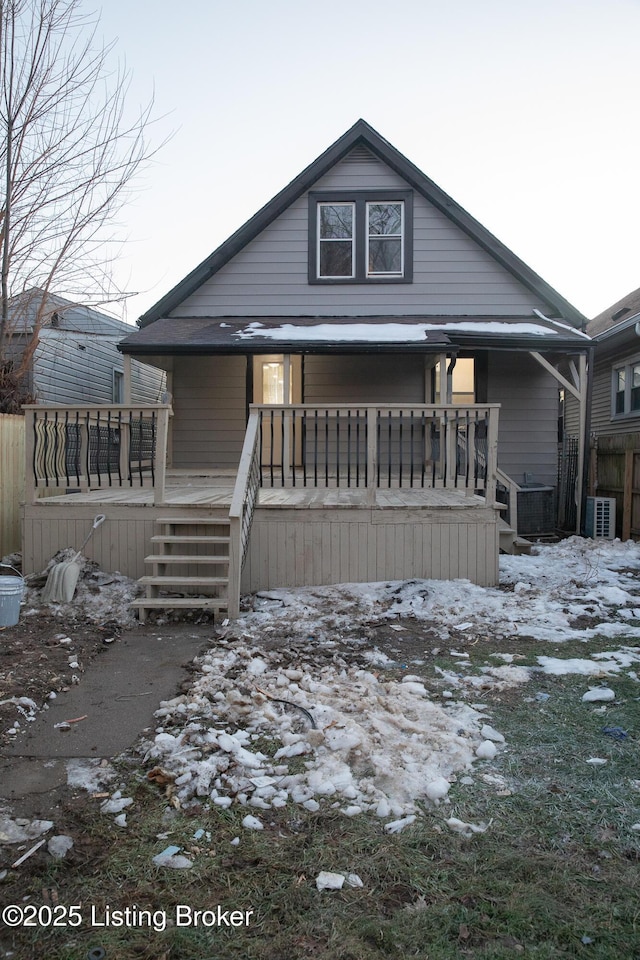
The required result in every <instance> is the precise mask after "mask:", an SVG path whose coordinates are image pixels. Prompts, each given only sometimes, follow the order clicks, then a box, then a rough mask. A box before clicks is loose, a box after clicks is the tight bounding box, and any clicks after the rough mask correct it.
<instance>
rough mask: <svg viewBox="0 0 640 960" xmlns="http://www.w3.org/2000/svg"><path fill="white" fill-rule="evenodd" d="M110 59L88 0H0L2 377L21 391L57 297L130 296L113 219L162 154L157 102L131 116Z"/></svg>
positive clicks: (123, 76) (124, 76) (124, 77)
mask: <svg viewBox="0 0 640 960" xmlns="http://www.w3.org/2000/svg"><path fill="white" fill-rule="evenodd" d="M112 57H113V44H110V45H104V44H101V43H99V42H98V38H97V21H96V20H95V19H93V18H91V17H87V16H86V15H85V14H84V13H83V11H82V3H81V0H0V178H1V179H2V188H1V190H2V192H0V274H1V276H0V374H4V377H5V380H6V378H7V376H8V375H9V374H8V371H9V370H10V371H11V373H10V379H11V380H12V382H13V383H14V387H16V388H17V389H18V392H19V390H20V384H21V382H22V381H23V380H24V378H25V375H26V373H27V371H28V369H29V365H30V361H31V359H32V356H33V353H34V352H35V349H36V346H37V343H38V334H39V331H40V330H41V329H42V326H43V325H44V324H45V323H46V322H47V321H48V319H49V318H48V311H49V310H50V307H49V306H48V303H47V300H48V297H47V295H48V294H49V293H50V292H51V293H56V294H59V295H61V296H64V297H66V298H67V299H70V300H72V301H74V302H76V303H84V304H89V303H93V304H97V303H106V302H109V301H113V300H115V299H118V297H119V296H122V293H123V292H122V291H118V290H116V289H114V287H113V282H112V278H111V275H110V267H111V263H112V261H113V255H114V250H115V249H116V246H114V245H119V243H120V242H121V239H120V238H118V236H117V233H116V227H115V226H114V223H115V220H114V218H115V217H116V216H117V214H118V211H119V210H120V209H121V207H122V205H123V204H124V203H125V201H126V200H127V198H128V197H129V196H130V193H131V187H132V181H133V178H134V176H135V175H136V174H137V173H138V172H139V171H140V168H141V167H142V166H143V165H144V164H145V162H146V161H148V160H149V159H150V156H151V155H152V152H153V151H151V149H150V148H149V146H148V142H147V136H146V134H147V132H148V128H149V123H150V119H151V108H152V102H149V104H147V105H146V106H145V107H143V108H140V109H139V110H137V111H136V112H135V114H134V115H133V117H131V116H130V115H129V113H128V112H127V94H128V91H129V82H130V75H129V73H128V72H127V70H126V69H125V68H124V67H122V66H121V65H119V64H117V63H116V64H115V65H114V64H113V63H112ZM28 330H30V331H32V332H31V333H29V335H28V337H27V343H26V346H24V349H22V350H21V351H20V353H19V359H18V360H11V349H10V348H11V341H12V339H13V340H14V341H15V338H16V336H20V335H21V334H23V333H27V331H28ZM0 390H1V386H0ZM0 403H1V397H0Z"/></svg>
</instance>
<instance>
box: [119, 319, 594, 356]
mask: <svg viewBox="0 0 640 960" xmlns="http://www.w3.org/2000/svg"><path fill="white" fill-rule="evenodd" d="M588 342H589V338H588V337H587V335H586V334H584V333H581V332H580V331H578V330H575V329H573V328H572V327H569V326H567V325H566V324H564V323H560V322H558V321H553V320H543V319H542V318H541V317H540V318H536V317H532V319H531V321H524V320H522V319H513V320H512V319H503V320H496V319H495V318H494V317H473V318H471V317H469V318H467V319H465V318H462V319H453V318H452V317H449V316H446V317H433V316H429V317H413V316H412V317H410V318H409V317H388V316H385V317H366V318H365V317H332V318H331V319H330V320H327V318H319V317H299V318H291V317H276V318H274V317H252V318H251V319H248V318H241V319H239V318H238V317H225V318H218V319H215V320H214V319H212V318H211V317H181V318H180V320H179V321H176V320H174V319H172V318H170V317H164V318H162V319H160V320H157V321H155V322H154V323H152V324H150V325H149V326H147V327H145V328H144V329H143V330H140V331H139V332H138V333H135V334H133V335H132V336H131V337H128V338H127V339H126V340H123V341H122V343H121V344H120V349H121V350H122V351H123V353H135V354H136V355H138V354H139V355H143V354H147V355H152V354H156V355H161V354H180V353H182V354H192V353H194V352H198V353H245V354H246V353H271V352H273V350H274V347H276V346H277V352H278V353H281V352H285V353H288V352H296V351H300V350H301V349H302V350H303V351H304V352H305V353H333V352H340V353H348V352H350V351H353V352H357V353H363V352H364V353H369V352H379V351H384V352H385V353H390V352H411V353H413V352H417V353H438V352H442V350H443V349H444V350H446V351H447V352H448V353H451V352H452V350H453V351H454V352H455V350H456V346H455V345H459V346H461V347H462V346H466V347H485V348H486V347H509V346H510V347H516V348H525V349H529V350H531V349H533V350H539V349H542V348H544V350H545V351H548V350H552V351H553V350H567V349H569V350H570V349H572V348H574V349H575V348H576V347H578V348H584V346H585V344H586V343H588Z"/></svg>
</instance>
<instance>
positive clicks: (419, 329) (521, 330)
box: [234, 320, 586, 343]
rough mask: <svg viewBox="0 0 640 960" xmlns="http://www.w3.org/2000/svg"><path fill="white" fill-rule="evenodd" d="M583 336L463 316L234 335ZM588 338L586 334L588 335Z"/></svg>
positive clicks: (393, 338)
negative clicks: (560, 334)
mask: <svg viewBox="0 0 640 960" xmlns="http://www.w3.org/2000/svg"><path fill="white" fill-rule="evenodd" d="M556 326H557V327H559V328H562V329H563V331H570V332H571V333H572V334H573V335H576V336H583V335H582V334H580V332H579V331H578V330H575V329H574V328H573V327H567V326H565V325H564V324H555V323H553V321H551V322H550V325H549V326H545V325H544V324H541V323H533V322H531V321H523V320H460V321H453V320H451V321H448V320H442V321H433V322H431V323H425V322H407V323H394V322H389V323H373V322H372V323H357V322H351V323H342V322H335V323H282V324H280V326H277V327H276V326H265V324H264V323H262V322H261V321H259V320H254V321H253V322H252V323H249V324H247V326H246V327H244V328H243V329H242V330H238V331H237V332H236V333H235V334H234V336H235V337H237V338H238V339H239V340H250V339H252V338H254V337H260V338H263V337H265V338H268V339H270V340H284V341H286V342H287V343H291V342H293V341H298V340H300V341H304V342H316V341H322V342H329V343H332V342H340V343H342V342H351V343H372V342H375V343H414V342H416V341H418V342H419V341H423V340H424V339H425V337H427V336H428V335H429V334H430V333H443V332H444V333H453V334H455V333H475V334H482V333H486V334H496V333H497V334H501V335H505V334H506V335H507V336H509V335H514V336H530V337H531V336H534V337H541V338H542V337H557V336H558V334H559V330H557V329H555V327H556ZM585 339H586V338H585Z"/></svg>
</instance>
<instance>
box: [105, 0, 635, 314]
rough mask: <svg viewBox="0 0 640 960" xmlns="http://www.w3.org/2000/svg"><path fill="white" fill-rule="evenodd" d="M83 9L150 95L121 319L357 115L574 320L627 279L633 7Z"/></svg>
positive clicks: (238, 2) (134, 95)
mask: <svg viewBox="0 0 640 960" xmlns="http://www.w3.org/2000/svg"><path fill="white" fill-rule="evenodd" d="M176 11H177V15H176ZM100 16H101V21H100V22H101V30H102V32H103V34H104V36H105V38H106V39H109V40H111V39H117V44H116V49H117V52H118V55H119V56H120V57H121V58H123V59H124V60H126V63H127V66H128V67H129V68H130V70H131V71H132V81H131V88H130V92H129V96H130V100H129V102H130V104H131V106H132V108H133V107H135V106H137V105H138V104H140V103H144V102H147V101H148V99H149V97H150V95H153V96H154V99H155V114H156V117H157V118H158V119H157V122H156V124H155V125H154V127H153V128H152V129H151V131H150V136H151V140H152V142H153V143H155V144H160V143H162V142H163V141H164V140H165V139H166V138H167V136H170V139H169V141H168V142H166V143H165V144H164V145H163V146H162V147H161V148H160V150H159V151H158V153H157V154H156V156H155V158H154V160H153V161H152V163H151V164H150V166H149V167H148V168H147V169H146V171H145V172H144V173H143V174H142V175H141V177H140V179H139V180H138V183H137V186H138V193H137V195H136V196H135V197H134V198H133V199H132V200H131V201H130V202H129V203H127V206H126V208H124V209H123V211H122V212H121V215H120V225H119V227H120V230H121V234H122V236H123V237H126V238H127V242H126V244H125V245H124V246H123V249H122V252H121V255H120V257H119V259H118V262H117V266H116V278H117V280H118V282H119V284H120V285H121V286H122V287H124V288H125V289H127V290H128V291H132V292H136V295H135V296H131V297H130V298H129V299H128V300H127V301H126V304H125V306H124V308H123V309H124V319H126V320H127V321H129V322H131V323H134V322H135V321H136V319H137V318H138V316H140V314H141V313H143V312H144V311H145V310H147V309H148V308H149V307H151V306H152V305H153V304H154V303H155V302H156V301H157V300H158V299H159V298H160V297H161V296H163V295H164V294H165V293H167V292H168V291H169V290H170V289H171V288H172V287H173V286H174V285H175V284H176V283H178V282H179V281H180V280H181V279H182V278H183V277H184V276H185V275H186V274H187V273H188V272H190V271H191V270H192V269H193V268H194V267H195V266H197V264H198V263H200V262H201V261H202V260H203V259H205V258H206V257H207V256H208V255H209V254H210V253H211V252H212V251H213V250H214V249H215V248H216V247H217V246H218V245H219V244H220V243H222V242H223V241H224V240H225V239H226V238H227V237H228V236H229V235H230V234H231V233H233V232H234V231H235V230H236V229H237V228H238V227H240V226H241V225H242V224H243V223H244V222H245V221H246V220H248V219H249V218H250V217H251V216H252V215H253V214H254V213H255V212H256V211H257V210H258V209H259V208H260V207H262V206H263V205H264V204H265V203H266V202H268V201H269V200H270V199H271V198H272V197H273V196H274V195H275V194H276V193H277V192H278V191H279V190H281V189H282V188H283V187H284V186H286V185H287V183H289V182H290V181H291V180H292V179H293V178H294V177H295V176H296V175H297V174H298V173H299V172H300V171H301V170H302V169H304V167H306V166H307V165H308V164H309V163H310V162H311V161H313V160H314V159H315V158H316V157H317V156H318V155H319V154H320V153H322V152H323V151H324V150H325V149H326V148H327V147H328V146H329V145H330V144H331V143H333V142H334V141H335V140H336V139H337V138H338V137H340V136H341V135H342V134H343V133H344V132H345V131H346V130H347V129H348V128H349V127H351V125H352V124H353V123H354V122H355V121H356V120H357V119H358V118H360V117H362V118H363V119H365V120H366V121H367V122H368V123H370V124H371V125H372V126H373V127H374V128H375V129H376V130H377V131H378V132H379V133H380V134H381V135H382V136H383V137H385V138H386V139H387V140H389V141H390V142H391V143H392V144H393V145H394V146H395V147H396V148H397V149H398V150H400V151H401V153H403V154H404V155H405V156H406V157H407V158H408V159H409V160H411V161H412V162H413V163H415V164H416V165H417V166H418V167H419V168H420V169H421V170H423V172H424V173H426V174H427V176H429V177H430V178H431V179H432V180H434V181H435V182H436V183H437V184H438V185H439V186H440V187H441V188H442V189H443V190H445V191H446V192H447V193H448V194H450V195H451V196H452V197H453V198H454V199H455V200H456V201H457V202H458V203H459V204H460V205H461V206H462V207H464V208H465V209H466V210H467V211H468V212H469V213H470V214H472V216H474V217H475V218H476V219H477V220H479V221H480V222H481V223H482V224H483V225H484V226H485V227H486V228H487V229H488V230H490V231H491V232H492V233H493V234H494V235H495V236H496V237H498V239H499V240H501V241H502V242H503V243H504V244H506V246H507V247H509V248H510V249H511V250H512V251H513V252H514V253H515V254H517V255H518V256H519V257H520V258H521V259H523V260H524V261H525V262H526V263H527V264H528V265H529V266H530V267H531V268H532V269H534V270H535V271H537V272H538V273H539V274H540V275H541V276H542V277H543V278H544V279H545V280H546V281H547V282H548V283H550V284H551V285H552V286H553V287H554V288H555V289H556V290H557V291H558V292H559V293H561V294H562V295H563V296H564V297H566V298H567V299H568V300H569V301H570V302H571V303H573V304H574V306H576V307H577V308H578V309H579V310H581V311H582V312H583V313H584V314H585V315H586V316H587V317H593V316H595V315H596V314H598V313H600V312H601V311H602V310H604V309H605V308H606V307H608V306H610V305H611V304H612V303H614V302H615V301H617V300H619V299H620V298H621V297H623V296H624V295H625V294H627V293H629V292H630V291H632V290H634V289H636V288H637V287H638V286H640V269H639V267H638V237H639V235H640V231H639V230H638V225H639V224H640V177H639V176H638V172H639V169H640V161H639V157H640V124H639V123H638V104H639V102H640V98H639V93H640V57H639V56H638V53H637V51H638V44H639V42H640V0H536V3H527V4H525V3H523V2H521V0H520V2H518V0H485V2H483V3H479V2H477V0H449V2H447V3H444V2H442V0H396V2H395V3H393V4H389V3H388V2H383V0H324V2H323V3H308V2H304V0H270V2H269V3H266V2H260V0H235V2H233V3H230V2H224V3H223V2H221V0H184V3H183V4H182V5H178V6H177V5H176V4H175V2H168V0H155V2H154V4H153V5H152V6H151V5H149V4H148V3H146V2H145V3H143V2H142V0H110V2H109V4H108V5H106V6H105V7H104V8H103V9H102V11H101V15H100ZM118 312H119V311H118Z"/></svg>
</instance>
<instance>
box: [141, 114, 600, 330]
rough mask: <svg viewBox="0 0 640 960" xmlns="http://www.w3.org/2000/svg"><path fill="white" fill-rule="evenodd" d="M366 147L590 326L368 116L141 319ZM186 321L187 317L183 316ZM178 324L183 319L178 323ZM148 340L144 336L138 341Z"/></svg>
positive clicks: (147, 319) (193, 284) (573, 318)
mask: <svg viewBox="0 0 640 960" xmlns="http://www.w3.org/2000/svg"><path fill="white" fill-rule="evenodd" d="M360 146H364V147H366V148H367V149H368V150H370V151H371V152H372V153H373V154H375V156H377V157H378V158H379V159H380V160H382V161H383V162H384V163H385V164H387V166H388V167H389V168H391V169H392V170H393V171H395V172H396V173H397V174H398V175H399V176H400V177H402V178H403V179H404V180H405V181H406V182H407V183H408V184H409V185H410V186H411V187H413V189H414V190H416V191H417V192H418V193H420V194H422V196H423V197H425V199H426V200H427V201H428V202H429V203H431V204H433V205H434V206H435V207H436V208H437V209H438V210H439V211H441V213H443V214H444V215H445V216H446V217H448V219H449V220H451V221H452V222H453V223H454V224H456V225H457V226H458V227H459V228H460V229H461V230H463V231H464V232H465V233H466V234H467V235H468V236H469V237H470V238H471V239H472V240H474V241H475V243H476V244H478V245H479V246H480V247H481V248H482V249H483V250H485V251H486V252H487V253H488V254H490V256H491V257H493V258H494V260H495V261H497V262H498V263H499V264H501V266H502V267H504V268H505V269H506V270H507V271H508V272H509V273H510V274H511V275H512V276H513V277H515V278H516V279H517V280H518V281H519V282H520V283H521V284H523V285H524V286H525V287H526V288H527V289H529V290H530V291H532V292H533V293H534V294H535V295H536V296H537V297H538V298H539V299H540V300H541V301H542V302H543V303H544V304H547V305H548V306H549V309H550V312H551V313H553V315H554V317H555V318H559V319H562V320H564V322H565V323H567V324H569V325H570V326H572V327H576V328H581V329H584V326H585V324H586V318H585V317H584V316H583V315H582V314H581V313H580V312H579V311H578V310H576V308H575V307H573V306H572V305H571V304H570V303H569V302H568V301H567V300H565V299H564V297H562V296H561V295H560V294H559V293H558V292H557V291H556V290H554V289H553V288H552V287H551V286H549V284H548V283H546V282H545V281H544V280H542V278H541V277H540V276H538V274H537V273H535V272H534V271H533V270H532V269H531V268H530V267H528V266H527V264H525V263H524V262H523V261H522V260H520V258H519V257H517V256H516V255H515V254H514V253H512V252H511V251H510V250H509V249H508V248H507V247H505V246H504V244H502V243H501V242H500V241H499V240H498V239H497V238H496V237H494V236H493V234H491V233H490V232H489V231H488V230H487V229H486V228H485V227H483V226H482V224H481V223H479V222H478V221H477V220H475V219H474V218H473V217H472V216H471V215H470V214H469V213H467V211H466V210H464V209H463V208H462V207H461V206H460V205H459V204H457V203H456V202H455V200H453V199H452V198H451V197H449V196H448V195H447V194H446V193H445V192H444V191H443V190H441V188H440V187H438V186H437V184H435V183H434V182H433V180H430V179H429V178H428V177H427V176H425V174H424V173H422V171H421V170H419V169H418V168H417V167H416V166H415V165H414V164H413V163H411V161H410V160H408V159H407V158H406V157H404V156H403V155H402V154H401V153H400V152H399V151H398V150H396V148H395V147H393V146H392V145H391V144H390V143H389V142H388V141H387V140H385V139H384V138H383V137H381V136H380V134H379V133H377V132H376V131H375V130H374V129H373V127H371V126H369V124H368V123H366V122H365V121H364V120H358V121H357V122H356V123H355V124H354V125H353V127H351V129H350V130H348V131H347V132H346V133H345V134H344V135H343V136H342V137H340V138H339V139H338V140H336V142H335V143H334V144H332V145H331V146H330V147H329V148H328V149H327V150H325V152H324V153H323V154H321V156H319V157H318V158H317V159H316V160H314V161H313V163H311V164H310V165H309V166H308V167H307V168H306V169H305V170H303V171H302V173H300V174H299V175H298V176H297V177H296V178H295V179H294V180H292V181H291V183H290V184H289V185H288V186H287V187H285V188H284V190H281V191H280V193H278V194H277V195H276V196H275V197H274V198H273V199H272V200H270V201H269V203H267V204H266V206H264V207H263V208H262V209H261V210H259V211H258V213H256V214H255V215H254V216H253V217H252V218H251V219H250V220H248V221H247V223H245V224H244V226H242V227H240V229H239V230H237V231H236V232H235V233H234V234H233V235H232V236H231V237H229V239H228V240H226V241H225V242H224V243H223V244H222V245H221V246H220V247H218V248H217V250H215V251H214V252H213V253H212V254H211V255H210V256H209V257H207V259H206V260H204V261H203V262H202V263H201V264H199V266H197V267H196V268H195V270H193V271H192V272H191V273H190V274H188V276H187V277H185V278H184V279H183V280H182V281H180V283H178V284H177V285H176V286H175V287H174V288H173V289H172V290H171V291H170V292H169V293H168V294H166V296H164V297H162V298H161V299H160V300H159V301H158V302H157V303H156V304H155V305H154V306H153V307H151V309H150V310H148V311H147V312H146V313H145V314H143V315H142V317H141V318H140V321H139V323H140V327H141V328H145V327H147V326H148V325H149V324H152V323H154V322H157V321H159V320H160V319H162V318H165V317H167V315H168V314H170V313H171V312H172V311H173V310H175V308H176V307H177V306H178V305H179V304H180V303H182V302H183V301H184V300H185V299H186V298H187V297H188V296H190V295H191V294H192V293H194V292H195V291H196V290H197V289H198V288H199V287H200V286H201V285H202V284H203V283H205V282H206V281H207V280H209V279H210V278H211V277H212V276H213V275H214V274H215V273H216V272H217V271H218V270H220V269H221V267H223V266H224V265H225V264H226V263H228V262H229V261H230V260H231V259H232V258H233V257H234V256H236V255H237V254H238V253H239V252H240V251H241V250H242V249H243V248H244V247H245V246H246V245H247V244H248V243H250V242H251V241H252V240H253V239H255V238H256V237H257V236H258V234H259V233H261V232H262V231H263V230H264V229H265V228H266V227H267V226H268V225H269V224H271V223H272V222H273V221H274V220H275V219H276V218H277V217H278V216H280V215H281V214H282V213H283V212H284V211H285V210H286V209H287V208H288V207H289V206H290V205H291V204H292V203H293V202H294V201H295V200H297V199H298V198H299V197H301V196H302V195H303V194H304V193H305V192H307V191H308V190H309V189H310V188H311V187H312V186H313V185H314V183H316V181H318V180H319V179H320V178H321V177H322V176H324V174H325V173H327V172H328V171H329V170H330V169H331V168H332V167H333V166H334V165H335V164H337V163H338V162H339V161H340V160H342V159H343V158H344V157H345V156H346V155H347V154H348V153H349V152H350V151H352V150H353V149H354V148H355V147H360ZM180 322H181V323H182V322H183V321H182V320H181V321H180ZM176 326H177V324H176ZM136 342H137V343H139V344H140V343H142V341H141V340H140V339H138V340H137V341H136Z"/></svg>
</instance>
